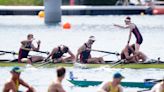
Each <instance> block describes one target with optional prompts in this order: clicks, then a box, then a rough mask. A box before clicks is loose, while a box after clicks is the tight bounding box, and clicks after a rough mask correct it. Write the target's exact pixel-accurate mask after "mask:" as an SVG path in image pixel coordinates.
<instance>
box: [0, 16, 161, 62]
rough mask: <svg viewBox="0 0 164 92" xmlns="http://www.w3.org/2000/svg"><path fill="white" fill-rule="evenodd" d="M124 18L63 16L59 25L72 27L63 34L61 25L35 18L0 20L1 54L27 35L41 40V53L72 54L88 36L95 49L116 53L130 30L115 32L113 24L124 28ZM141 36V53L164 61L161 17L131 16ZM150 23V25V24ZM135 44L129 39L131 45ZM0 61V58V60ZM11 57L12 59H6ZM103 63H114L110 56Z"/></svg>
mask: <svg viewBox="0 0 164 92" xmlns="http://www.w3.org/2000/svg"><path fill="white" fill-rule="evenodd" d="M125 17H126V16H62V23H65V22H69V23H71V24H72V28H71V29H70V30H63V29H62V27H61V26H60V25H57V26H47V25H45V24H44V20H43V19H41V18H38V17H37V16H0V20H1V21H0V42H3V44H1V45H0V49H1V50H8V51H16V52H18V50H19V47H20V41H21V40H24V39H25V38H26V35H27V34H28V33H33V34H34V36H35V38H36V39H40V40H41V41H42V42H41V50H43V51H51V50H52V49H53V47H55V46H57V45H60V44H65V45H68V46H69V47H70V48H71V50H72V51H73V53H76V52H77V49H78V48H79V46H81V45H82V44H83V43H84V42H86V40H87V38H88V37H89V36H90V35H95V36H96V42H95V43H94V45H93V48H94V49H99V50H106V51H113V52H115V51H118V52H120V51H121V50H122V48H124V46H125V45H126V42H127V39H128V35H129V30H122V29H119V28H115V27H114V26H113V23H118V24H124V18H125ZM131 18H132V21H133V22H134V23H136V25H137V26H138V27H139V29H140V31H141V33H142V35H143V39H144V41H143V44H142V46H141V48H140V49H141V50H142V51H143V52H144V53H145V54H147V55H148V56H149V57H150V58H157V57H161V59H164V58H163V56H164V53H163V51H164V47H163V46H164V43H163V42H164V37H163V35H162V34H164V31H163V29H164V25H163V20H162V19H164V16H163V15H161V16H131ZM151 21H153V22H151ZM134 42H135V38H134V36H132V40H131V43H134ZM92 54H93V56H103V55H104V53H98V52H93V53H92ZM0 57H1V56H0ZM7 57H11V58H12V56H7ZM104 58H106V59H116V57H115V56H113V55H108V56H105V57H104Z"/></svg>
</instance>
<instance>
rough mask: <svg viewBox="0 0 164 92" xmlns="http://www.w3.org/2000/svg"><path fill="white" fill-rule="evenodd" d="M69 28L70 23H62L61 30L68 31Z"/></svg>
mask: <svg viewBox="0 0 164 92" xmlns="http://www.w3.org/2000/svg"><path fill="white" fill-rule="evenodd" d="M70 28H71V24H70V23H68V22H67V23H64V24H63V29H70Z"/></svg>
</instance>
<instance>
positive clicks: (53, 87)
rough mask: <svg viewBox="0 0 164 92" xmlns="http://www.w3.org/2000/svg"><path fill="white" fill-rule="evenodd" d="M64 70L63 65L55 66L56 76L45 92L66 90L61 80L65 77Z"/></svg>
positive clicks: (63, 91)
mask: <svg viewBox="0 0 164 92" xmlns="http://www.w3.org/2000/svg"><path fill="white" fill-rule="evenodd" d="M65 72H66V69H65V68H64V67H60V68H57V70H56V73H57V78H56V80H54V81H53V82H52V83H51V84H50V86H49V88H48V91H47V92H66V91H65V90H64V88H63V86H62V81H63V79H64V77H65Z"/></svg>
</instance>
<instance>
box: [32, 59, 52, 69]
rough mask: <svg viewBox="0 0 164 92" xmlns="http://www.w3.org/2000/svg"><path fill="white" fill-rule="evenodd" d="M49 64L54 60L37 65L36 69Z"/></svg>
mask: <svg viewBox="0 0 164 92" xmlns="http://www.w3.org/2000/svg"><path fill="white" fill-rule="evenodd" d="M49 63H52V60H44V62H43V63H42V64H39V65H36V66H34V67H35V68H38V67H41V66H44V65H46V64H49Z"/></svg>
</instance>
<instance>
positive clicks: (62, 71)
mask: <svg viewBox="0 0 164 92" xmlns="http://www.w3.org/2000/svg"><path fill="white" fill-rule="evenodd" d="M65 72H66V70H65V68H64V67H59V68H57V69H56V73H57V77H64V76H65Z"/></svg>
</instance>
